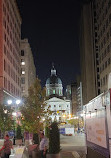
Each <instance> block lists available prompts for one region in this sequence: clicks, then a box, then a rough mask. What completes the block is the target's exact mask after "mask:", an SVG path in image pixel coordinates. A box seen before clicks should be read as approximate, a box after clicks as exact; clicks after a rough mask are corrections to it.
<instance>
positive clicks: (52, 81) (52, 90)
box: [46, 66, 63, 96]
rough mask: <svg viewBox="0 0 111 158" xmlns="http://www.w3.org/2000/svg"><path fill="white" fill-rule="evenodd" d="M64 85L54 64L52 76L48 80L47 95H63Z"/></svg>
mask: <svg viewBox="0 0 111 158" xmlns="http://www.w3.org/2000/svg"><path fill="white" fill-rule="evenodd" d="M62 91H63V87H62V81H61V79H60V78H59V77H57V75H56V70H55V68H54V66H52V69H51V76H50V77H49V78H48V79H47V81H46V95H47V96H49V95H52V94H55V95H59V96H62V95H63V92H62Z"/></svg>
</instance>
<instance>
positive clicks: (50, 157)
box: [46, 153, 60, 158]
mask: <svg viewBox="0 0 111 158" xmlns="http://www.w3.org/2000/svg"><path fill="white" fill-rule="evenodd" d="M46 158H60V153H58V154H47V155H46Z"/></svg>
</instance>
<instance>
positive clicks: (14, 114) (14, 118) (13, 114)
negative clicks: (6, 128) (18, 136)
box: [12, 112, 17, 145]
mask: <svg viewBox="0 0 111 158" xmlns="http://www.w3.org/2000/svg"><path fill="white" fill-rule="evenodd" d="M16 115H17V114H16V112H13V113H12V116H13V122H14V123H13V127H14V129H13V130H14V139H13V145H15V121H16Z"/></svg>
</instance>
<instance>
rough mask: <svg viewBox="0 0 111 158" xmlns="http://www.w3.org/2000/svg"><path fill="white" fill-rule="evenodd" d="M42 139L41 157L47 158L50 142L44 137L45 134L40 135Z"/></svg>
mask: <svg viewBox="0 0 111 158" xmlns="http://www.w3.org/2000/svg"><path fill="white" fill-rule="evenodd" d="M40 138H41V141H40V146H39V149H40V155H41V158H46V154H47V147H48V140H47V138H46V137H45V136H44V133H41V134H40Z"/></svg>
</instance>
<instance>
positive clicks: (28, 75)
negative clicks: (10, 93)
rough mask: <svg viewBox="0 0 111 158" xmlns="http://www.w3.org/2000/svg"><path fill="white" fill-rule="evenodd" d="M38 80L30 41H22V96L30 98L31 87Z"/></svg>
mask: <svg viewBox="0 0 111 158" xmlns="http://www.w3.org/2000/svg"><path fill="white" fill-rule="evenodd" d="M35 80H36V68H35V65H34V59H33V54H32V51H31V48H30V44H29V42H28V39H23V40H21V89H22V92H21V95H22V96H28V89H29V87H30V86H31V85H32V84H33V83H34V82H35Z"/></svg>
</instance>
